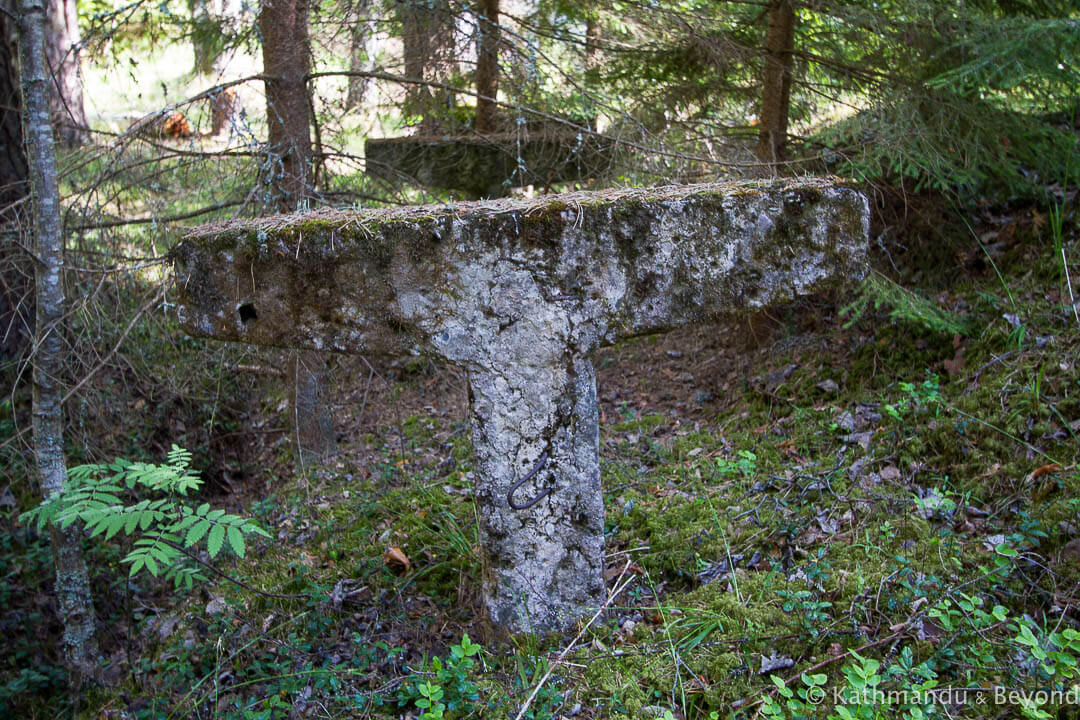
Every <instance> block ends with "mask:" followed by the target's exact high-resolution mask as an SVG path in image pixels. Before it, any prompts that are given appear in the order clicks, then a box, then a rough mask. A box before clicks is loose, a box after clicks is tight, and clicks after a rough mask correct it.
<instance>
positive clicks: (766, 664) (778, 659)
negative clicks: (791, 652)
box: [758, 650, 795, 675]
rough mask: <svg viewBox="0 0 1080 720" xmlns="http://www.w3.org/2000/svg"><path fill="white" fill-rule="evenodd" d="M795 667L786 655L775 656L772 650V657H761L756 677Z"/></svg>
mask: <svg viewBox="0 0 1080 720" xmlns="http://www.w3.org/2000/svg"><path fill="white" fill-rule="evenodd" d="M794 665H795V661H794V660H792V659H791V658H789V657H788V656H787V655H777V654H776V651H775V650H773V652H772V655H770V656H769V657H765V656H764V655H762V656H761V669H760V670H758V675H764V674H765V673H770V672H773V671H775V670H783V669H785V668H789V667H792V666H794Z"/></svg>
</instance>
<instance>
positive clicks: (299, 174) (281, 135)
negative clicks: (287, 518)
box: [259, 0, 334, 466]
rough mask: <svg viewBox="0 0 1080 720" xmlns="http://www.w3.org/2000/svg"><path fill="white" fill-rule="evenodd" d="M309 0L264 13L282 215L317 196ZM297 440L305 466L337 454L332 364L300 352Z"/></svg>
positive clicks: (274, 177) (294, 385)
mask: <svg viewBox="0 0 1080 720" xmlns="http://www.w3.org/2000/svg"><path fill="white" fill-rule="evenodd" d="M308 8H309V6H308V0H265V2H263V6H262V11H261V12H260V13H259V31H260V32H261V33H262V40H263V72H264V73H265V74H266V75H267V77H268V78H270V79H268V80H267V81H266V117H267V123H268V125H269V140H268V148H267V153H268V154H269V158H270V160H271V161H272V162H270V163H268V165H270V166H271V170H270V171H269V172H270V174H271V175H270V177H269V178H268V179H269V180H270V187H271V189H272V190H271V192H272V193H273V194H274V201H275V202H274V204H275V205H276V206H277V209H278V210H279V211H281V212H292V211H294V210H296V209H298V208H302V207H303V206H304V205H305V203H306V201H307V200H308V199H309V198H310V197H311V195H312V187H311V159H312V152H311V114H310V100H309V98H308V93H307V82H306V79H305V78H306V75H307V73H308V68H309V67H310V58H311V43H310V39H309V37H308ZM289 366H290V367H289V379H288V383H289V400H290V406H291V407H290V410H291V412H290V416H291V418H292V423H293V425H294V427H293V437H294V440H295V441H296V443H297V447H296V450H297V456H298V458H299V459H300V462H301V465H302V466H306V464H307V461H308V460H309V459H312V458H313V457H322V456H324V455H326V454H328V453H329V452H332V451H333V449H334V432H333V430H334V425H333V418H332V417H331V415H330V407H329V403H326V402H325V401H324V398H325V396H326V394H327V393H326V391H325V389H324V383H325V374H326V364H325V363H324V362H323V360H322V358H321V357H320V356H319V355H318V354H317V353H310V352H309V353H303V354H301V355H300V356H297V355H296V354H295V353H294V354H293V355H292V357H291V358H290V363H289Z"/></svg>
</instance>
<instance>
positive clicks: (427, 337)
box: [173, 179, 869, 631]
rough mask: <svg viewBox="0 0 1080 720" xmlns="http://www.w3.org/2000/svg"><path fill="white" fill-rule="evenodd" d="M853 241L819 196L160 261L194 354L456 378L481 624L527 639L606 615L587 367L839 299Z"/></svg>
mask: <svg viewBox="0 0 1080 720" xmlns="http://www.w3.org/2000/svg"><path fill="white" fill-rule="evenodd" d="M868 232H869V210H868V205H867V200H866V198H865V197H864V196H863V195H862V194H860V193H859V192H858V191H857V190H855V189H853V188H852V187H850V186H848V185H845V184H844V183H840V182H837V181H835V180H828V179H826V180H821V179H817V180H796V181H771V182H758V183H741V184H709V185H689V186H676V187H662V188H649V189H633V190H613V191H604V192H582V193H571V194H563V195H551V196H547V197H543V198H540V199H537V200H529V201H519V200H499V201H493V202H486V203H463V204H456V205H453V206H450V205H446V206H437V205H433V206H425V207H410V208H399V209H389V210H367V211H359V212H338V211H327V210H324V211H319V212H315V213H311V214H307V215H293V216H284V217H270V218H265V219H257V220H243V221H234V222H229V223H225V224H221V225H216V226H208V227H203V228H198V229H196V230H194V231H193V232H192V233H191V234H190V235H189V236H188V237H187V238H186V239H184V240H183V241H182V242H181V243H180V244H179V245H178V246H177V247H176V248H175V250H174V251H173V257H174V260H175V267H176V272H177V283H178V286H179V289H180V294H181V300H180V309H179V316H180V323H181V325H182V327H183V328H184V330H186V331H187V332H189V333H191V334H193V335H198V336H202V337H208V338H217V339H221V340H228V341H234V342H244V343H254V344H260V345H273V346H278V347H286V348H311V349H316V350H335V351H339V352H345V353H372V354H374V353H391V354H397V353H427V354H431V355H436V356H439V357H442V358H445V359H446V360H448V361H450V362H451V363H454V364H455V365H457V366H459V367H461V368H463V369H464V370H465V372H466V373H467V375H468V381H469V389H470V393H469V399H470V413H471V422H472V430H473V445H474V450H475V459H476V464H475V469H476V475H477V483H476V503H477V507H478V509H479V516H480V527H481V541H482V546H483V550H484V555H485V575H484V580H483V582H484V589H483V590H484V597H485V601H486V604H487V608H488V610H489V612H490V614H491V617H492V620H493V621H494V622H495V623H497V624H498V625H501V626H503V627H505V628H507V629H509V630H533V631H546V630H552V629H565V628H567V627H568V626H569V625H570V624H572V623H573V622H574V621H575V620H576V619H577V618H578V617H580V616H581V615H582V614H584V613H585V612H587V611H588V609H589V608H596V607H597V606H599V605H600V603H602V602H603V599H604V578H603V562H604V508H603V499H602V493H601V489H600V459H599V439H598V438H599V427H598V409H597V399H596V374H595V372H594V370H593V366H592V363H591V361H590V355H591V353H592V352H593V351H594V350H596V349H597V348H598V347H601V346H604V345H610V344H612V343H614V342H616V341H618V340H619V339H621V338H627V337H631V336H634V335H641V334H644V333H653V332H658V331H663V330H668V329H671V328H674V327H677V326H681V325H687V324H691V323H696V322H700V321H704V320H707V319H709V318H711V317H714V316H718V315H731V314H734V313H739V312H743V311H748V310H753V309H756V308H762V307H765V306H767V305H770V304H773V303H777V302H782V301H785V300H790V299H792V298H794V297H796V296H799V295H803V294H806V293H809V292H815V291H819V290H823V289H826V288H829V287H834V286H838V285H841V284H843V283H847V282H851V281H855V280H857V279H859V278H860V277H861V276H862V274H863V271H864V266H865V262H866V249H867V237H868Z"/></svg>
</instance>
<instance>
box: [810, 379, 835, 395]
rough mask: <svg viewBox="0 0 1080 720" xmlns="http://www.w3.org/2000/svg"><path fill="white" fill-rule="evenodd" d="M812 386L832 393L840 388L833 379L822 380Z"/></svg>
mask: <svg viewBox="0 0 1080 720" xmlns="http://www.w3.org/2000/svg"><path fill="white" fill-rule="evenodd" d="M814 387H816V388H817V389H818V390H820V391H821V392H826V393H834V392H836V391H837V390H839V389H840V386H839V385H837V384H836V381H835V380H822V381H821V382H819V383H818V384H817V385H815V386H814Z"/></svg>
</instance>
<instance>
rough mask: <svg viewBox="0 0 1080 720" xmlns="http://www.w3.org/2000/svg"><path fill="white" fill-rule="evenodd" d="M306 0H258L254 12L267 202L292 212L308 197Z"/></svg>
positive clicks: (309, 120)
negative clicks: (269, 196)
mask: <svg viewBox="0 0 1080 720" xmlns="http://www.w3.org/2000/svg"><path fill="white" fill-rule="evenodd" d="M308 7H309V6H308V0H264V2H263V5H262V10H261V12H260V13H259V32H260V33H261V34H262V41H263V72H264V73H265V74H266V75H267V76H268V78H269V79H268V80H267V81H266V121H267V125H268V126H269V133H268V136H269V137H268V140H267V143H268V147H267V152H268V154H269V158H268V159H269V160H270V162H268V163H267V164H268V165H269V166H270V170H268V171H267V172H268V173H269V177H268V178H267V180H268V181H269V185H270V187H271V188H272V192H273V194H274V197H273V198H272V201H273V204H274V205H276V206H277V209H278V210H279V211H281V212H292V211H295V210H296V209H297V208H298V207H301V206H303V205H304V203H305V201H306V200H307V199H308V198H310V197H311V159H312V153H311V115H310V100H309V98H308V92H307V82H306V76H307V74H308V69H309V67H310V58H311V41H310V39H309V37H308Z"/></svg>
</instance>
